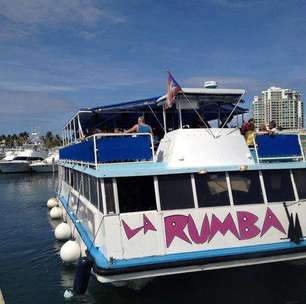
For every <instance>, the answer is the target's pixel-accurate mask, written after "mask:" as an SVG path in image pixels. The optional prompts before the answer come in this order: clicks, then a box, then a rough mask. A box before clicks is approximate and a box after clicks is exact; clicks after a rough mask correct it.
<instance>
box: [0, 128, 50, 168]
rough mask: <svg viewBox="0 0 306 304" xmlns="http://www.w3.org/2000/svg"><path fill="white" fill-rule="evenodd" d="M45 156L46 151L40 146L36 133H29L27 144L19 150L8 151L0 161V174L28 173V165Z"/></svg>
mask: <svg viewBox="0 0 306 304" xmlns="http://www.w3.org/2000/svg"><path fill="white" fill-rule="evenodd" d="M47 155H48V150H46V149H45V148H44V147H43V146H42V143H41V141H40V138H39V135H38V133H37V132H35V131H34V132H32V133H31V135H30V138H29V141H28V143H26V144H25V145H23V146H22V147H21V148H20V149H16V150H11V151H8V152H7V153H6V156H5V157H4V159H2V160H0V172H2V173H24V172H30V171H31V168H30V164H31V163H32V162H34V161H41V160H43V159H45V158H46V157H47Z"/></svg>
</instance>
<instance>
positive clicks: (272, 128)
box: [268, 120, 277, 135]
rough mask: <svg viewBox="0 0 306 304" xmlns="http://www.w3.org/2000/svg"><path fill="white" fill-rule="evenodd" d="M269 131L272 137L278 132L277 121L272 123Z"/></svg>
mask: <svg viewBox="0 0 306 304" xmlns="http://www.w3.org/2000/svg"><path fill="white" fill-rule="evenodd" d="M268 131H269V134H270V135H273V134H274V133H275V132H276V131H277V127H276V122H275V120H271V121H270V123H269V129H268Z"/></svg>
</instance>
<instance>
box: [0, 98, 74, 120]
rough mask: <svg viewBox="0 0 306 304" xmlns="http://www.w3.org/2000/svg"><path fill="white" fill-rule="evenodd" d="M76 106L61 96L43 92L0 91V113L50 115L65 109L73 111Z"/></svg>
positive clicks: (21, 115)
mask: <svg viewBox="0 0 306 304" xmlns="http://www.w3.org/2000/svg"><path fill="white" fill-rule="evenodd" d="M75 109H76V106H75V105H74V104H72V103H71V102H68V101H66V100H64V99H62V98H60V97H52V96H49V95H48V94H41V93H16V92H1V93H0V114H1V115H7V114H17V115H20V117H23V116H32V115H36V114H42V115H49V114H51V113H60V112H64V111H66V112H67V111H69V112H71V111H72V110H75Z"/></svg>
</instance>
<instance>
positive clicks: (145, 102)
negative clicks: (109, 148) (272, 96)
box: [80, 96, 248, 133]
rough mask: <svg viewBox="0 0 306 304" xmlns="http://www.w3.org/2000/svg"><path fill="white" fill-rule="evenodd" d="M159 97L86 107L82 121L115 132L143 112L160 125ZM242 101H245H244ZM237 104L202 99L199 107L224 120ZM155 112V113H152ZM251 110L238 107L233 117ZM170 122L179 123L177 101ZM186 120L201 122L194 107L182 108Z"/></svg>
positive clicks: (209, 118) (205, 114) (155, 125)
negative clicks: (203, 100)
mask: <svg viewBox="0 0 306 304" xmlns="http://www.w3.org/2000/svg"><path fill="white" fill-rule="evenodd" d="M159 98H160V97H159V96H156V97H150V98H145V99H140V100H135V101H129V102H124V103H118V104H112V105H105V106H101V107H95V108H91V109H87V112H85V113H80V121H81V125H82V128H83V130H87V131H89V133H90V130H91V129H98V130H101V131H105V132H113V130H114V129H115V128H119V129H127V128H130V127H131V126H133V125H134V124H135V123H136V122H137V118H138V117H139V116H141V115H143V116H145V119H146V122H147V123H148V124H150V125H151V126H152V128H153V129H155V130H157V129H161V124H162V122H163V113H162V105H161V104H160V102H158V99H159ZM241 102H243V101H241ZM234 106H235V104H234V103H233V104H231V103H229V102H228V101H227V102H226V103H224V102H216V101H214V102H209V103H208V102H202V103H199V106H198V109H197V111H198V112H199V113H200V114H201V116H202V117H203V118H204V119H205V120H206V121H207V122H208V121H212V120H216V119H220V120H225V119H226V118H227V117H228V116H229V115H230V113H231V112H232V111H233V109H234ZM153 112H154V113H153ZM247 112H248V110H247V109H244V108H242V107H239V106H238V107H236V109H235V111H234V113H233V115H232V117H234V116H236V115H239V114H244V113H247ZM166 115H167V126H168V127H169V128H172V129H175V128H177V127H178V111H177V109H176V106H175V105H174V106H173V107H172V108H170V109H168V110H167V111H166ZM182 117H183V124H184V125H189V126H190V127H196V125H199V119H198V116H197V114H196V113H195V111H194V110H192V109H186V110H182Z"/></svg>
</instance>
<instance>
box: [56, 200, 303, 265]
mask: <svg viewBox="0 0 306 304" xmlns="http://www.w3.org/2000/svg"><path fill="white" fill-rule="evenodd" d="M59 199H60V201H61V202H62V204H63V206H64V207H65V209H66V211H67V213H68V215H69V217H70V218H71V220H72V222H73V223H74V225H75V226H76V229H77V230H78V232H79V234H80V236H81V238H82V240H83V242H84V243H85V245H86V247H87V248H88V252H89V254H90V256H91V257H92V258H93V259H94V260H95V264H96V266H97V267H99V268H104V269H125V268H129V267H135V266H145V265H153V264H164V263H169V262H170V263H171V262H178V261H190V260H200V259H203V258H214V257H216V258H217V257H225V256H235V255H243V254H246V255H247V254H251V253H265V252H271V251H272V252H273V251H280V250H288V249H295V248H296V249H301V248H303V247H305V251H306V240H302V241H301V243H300V244H295V243H293V242H290V241H283V242H278V243H273V244H263V245H252V246H243V247H234V248H223V249H211V250H206V251H195V252H185V253H173V254H168V255H164V256H150V257H142V258H132V259H128V260H112V262H110V261H108V260H107V259H106V257H105V256H104V254H103V252H101V250H100V249H99V248H98V247H95V246H94V245H93V243H92V240H91V238H90V236H89V233H88V232H87V231H86V229H85V228H84V227H83V226H82V224H81V223H80V221H78V219H77V217H76V215H75V214H74V213H73V212H72V211H71V209H70V207H69V206H68V204H67V201H66V200H65V198H64V197H60V198H59Z"/></svg>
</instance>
